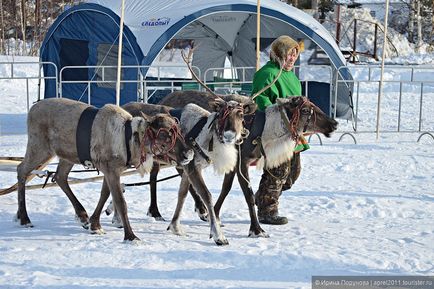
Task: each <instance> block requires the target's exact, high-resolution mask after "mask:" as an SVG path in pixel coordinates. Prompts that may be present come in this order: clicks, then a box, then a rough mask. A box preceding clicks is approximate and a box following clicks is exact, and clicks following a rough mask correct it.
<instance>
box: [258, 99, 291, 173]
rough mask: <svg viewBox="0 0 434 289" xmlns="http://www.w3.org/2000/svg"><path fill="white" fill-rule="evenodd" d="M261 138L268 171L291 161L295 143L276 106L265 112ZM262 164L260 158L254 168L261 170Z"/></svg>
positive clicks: (262, 160)
mask: <svg viewBox="0 0 434 289" xmlns="http://www.w3.org/2000/svg"><path fill="white" fill-rule="evenodd" d="M261 138H262V146H263V147H264V151H265V155H266V156H267V162H266V164H267V168H268V169H271V168H275V167H278V166H280V165H281V164H283V163H285V162H287V161H289V160H290V159H291V157H292V155H293V152H294V149H295V146H296V142H295V141H294V140H293V139H292V138H291V133H290V132H289V130H288V128H287V127H286V125H285V123H284V121H283V120H282V118H281V116H280V112H279V107H278V105H277V104H274V105H271V106H269V107H267V108H266V110H265V125H264V130H263V132H262V136H261ZM264 164H265V161H264V157H263V156H262V157H261V159H260V160H259V162H258V165H257V166H256V167H257V168H258V169H262V168H263V167H264Z"/></svg>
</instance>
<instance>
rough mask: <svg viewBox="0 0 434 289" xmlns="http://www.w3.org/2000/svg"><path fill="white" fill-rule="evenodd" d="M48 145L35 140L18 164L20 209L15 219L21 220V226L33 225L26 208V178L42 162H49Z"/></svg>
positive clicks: (50, 155)
mask: <svg viewBox="0 0 434 289" xmlns="http://www.w3.org/2000/svg"><path fill="white" fill-rule="evenodd" d="M29 143H30V140H29ZM46 147H47V144H45V143H41V142H34V143H33V145H32V147H29V146H28V147H27V151H26V156H25V157H24V160H23V161H22V162H21V163H20V164H19V165H18V166H17V179H18V211H17V215H16V219H15V220H16V221H18V220H20V225H21V226H25V227H33V224H32V222H30V218H29V216H28V214H27V209H26V180H27V177H28V176H29V175H30V173H31V172H32V171H33V170H34V169H36V168H37V167H38V166H40V165H41V164H44V163H46V162H48V160H49V159H50V158H51V157H52V154H50V152H48V151H44V148H46Z"/></svg>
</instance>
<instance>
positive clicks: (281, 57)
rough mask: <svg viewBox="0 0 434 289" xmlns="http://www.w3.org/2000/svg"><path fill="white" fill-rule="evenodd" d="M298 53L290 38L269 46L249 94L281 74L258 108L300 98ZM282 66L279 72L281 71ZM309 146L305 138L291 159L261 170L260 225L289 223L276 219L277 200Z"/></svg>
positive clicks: (259, 99)
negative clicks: (278, 99)
mask: <svg viewBox="0 0 434 289" xmlns="http://www.w3.org/2000/svg"><path fill="white" fill-rule="evenodd" d="M299 53H300V47H299V45H298V43H297V42H296V41H295V40H293V39H292V38H291V37H289V36H285V35H283V36H280V37H278V38H277V39H276V40H274V41H273V43H272V44H271V51H270V61H268V62H267V63H266V64H265V65H264V66H263V67H262V68H261V69H259V70H258V71H257V72H256V73H255V75H254V77H253V89H252V94H255V93H256V92H258V91H260V90H261V89H262V88H264V87H265V86H267V85H269V84H270V83H272V82H273V81H274V80H275V79H276V77H277V76H278V75H279V73H281V74H280V76H279V78H278V79H277V81H275V82H274V84H273V85H272V86H271V87H270V88H268V89H267V90H265V91H264V92H263V93H261V94H260V95H258V96H257V97H256V98H255V102H256V104H257V105H258V109H260V110H262V111H263V110H265V108H266V107H267V106H269V105H271V104H273V103H275V102H276V99H277V98H287V97H291V96H299V95H301V83H300V80H299V79H298V78H297V76H296V75H295V73H294V72H293V71H292V69H293V67H294V63H295V61H296V60H297V58H298V56H299ZM281 67H283V69H282V71H281V72H280V70H281V69H280V68H281ZM308 148H309V145H308V144H307V142H306V141H305V140H304V139H301V140H300V143H299V144H298V145H297V147H296V149H295V153H294V155H293V156H292V158H291V160H288V162H287V163H284V164H282V165H280V166H279V167H276V168H272V169H268V170H265V169H264V171H263V174H262V178H261V182H260V184H259V189H258V191H257V192H256V195H255V202H256V205H257V206H258V218H259V222H261V223H264V224H272V225H284V224H286V223H288V219H287V218H286V217H282V216H279V210H278V206H279V197H280V195H281V194H282V191H283V190H288V189H290V188H291V186H292V184H293V183H294V182H295V180H296V179H297V178H298V176H299V175H300V170H301V164H300V154H299V152H300V151H303V150H306V149H308Z"/></svg>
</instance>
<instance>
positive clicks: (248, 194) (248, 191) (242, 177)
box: [237, 163, 269, 238]
mask: <svg viewBox="0 0 434 289" xmlns="http://www.w3.org/2000/svg"><path fill="white" fill-rule="evenodd" d="M237 177H238V182H239V183H240V186H241V189H242V190H243V193H244V198H245V199H246V203H247V206H248V207H249V215H250V229H249V237H265V238H268V237H269V235H268V234H267V233H266V232H265V231H264V230H263V229H262V228H261V226H260V225H259V221H258V216H257V215H256V210H255V195H254V193H253V191H252V187H251V186H250V185H249V184H248V183H247V181H246V179H247V180H250V178H249V165H248V164H247V163H242V165H241V172H240V171H239V170H237Z"/></svg>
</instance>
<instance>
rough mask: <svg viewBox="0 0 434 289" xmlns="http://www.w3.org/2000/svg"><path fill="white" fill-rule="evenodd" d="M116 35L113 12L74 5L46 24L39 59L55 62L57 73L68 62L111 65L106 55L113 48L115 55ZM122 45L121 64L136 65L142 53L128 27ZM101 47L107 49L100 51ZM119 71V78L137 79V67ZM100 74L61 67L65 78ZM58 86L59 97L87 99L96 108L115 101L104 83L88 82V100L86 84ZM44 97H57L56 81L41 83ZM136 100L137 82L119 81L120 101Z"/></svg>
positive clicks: (47, 72)
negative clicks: (120, 85) (48, 25)
mask: <svg viewBox="0 0 434 289" xmlns="http://www.w3.org/2000/svg"><path fill="white" fill-rule="evenodd" d="M118 35H119V17H118V16H117V15H116V14H115V13H114V12H113V11H111V10H110V9H108V8H105V7H102V6H100V5H96V4H91V3H89V4H81V5H77V6H74V7H72V8H71V9H68V10H66V11H65V12H64V13H62V14H61V15H60V16H59V17H58V18H57V19H56V21H55V22H54V23H53V25H52V26H51V27H50V29H49V30H48V32H47V36H46V37H45V39H44V42H43V43H42V45H41V50H40V58H41V61H47V62H53V63H55V64H56V66H57V69H58V73H60V70H61V69H62V67H64V66H69V65H73V66H97V65H113V61H111V62H110V55H112V54H113V50H115V51H116V56H117V46H118V45H117V43H118V41H117V39H118ZM124 44H125V45H123V46H124V47H123V51H122V65H140V64H141V62H142V60H143V53H142V50H141V49H140V47H139V46H138V45H137V42H136V38H135V36H134V35H133V34H132V32H131V31H130V30H129V29H128V27H126V28H125V29H124ZM104 48H105V49H107V48H108V49H109V50H107V51H104ZM101 54H103V55H101ZM102 60H103V61H102ZM115 65H117V62H116V63H115ZM43 69H44V75H46V76H54V75H55V71H54V69H55V68H54V67H53V66H52V65H44V67H43ZM122 73H123V75H122V78H123V80H136V79H137V74H138V73H137V69H124V70H123V71H122ZM100 74H101V71H99V70H98V69H91V68H79V69H65V70H64V72H63V73H62V77H63V80H65V81H83V80H88V79H90V80H96V79H97V78H98V77H99V75H100ZM58 75H60V74H58ZM108 75H110V73H108ZM112 75H113V74H112ZM115 75H116V74H115ZM61 89H62V96H63V97H67V98H71V99H75V100H81V101H83V102H89V103H91V104H92V105H95V106H97V107H101V106H103V105H104V104H106V103H115V102H116V93H115V90H114V89H113V88H112V87H107V86H105V85H99V84H96V83H93V84H91V87H90V91H91V93H90V96H91V99H90V101H89V100H88V91H87V84H86V83H73V84H72V83H65V84H64V85H62V88H61ZM44 97H45V98H50V97H57V95H56V84H55V83H53V82H52V81H46V82H45V95H44ZM136 100H137V83H123V85H122V89H121V104H124V103H127V102H130V101H136Z"/></svg>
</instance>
